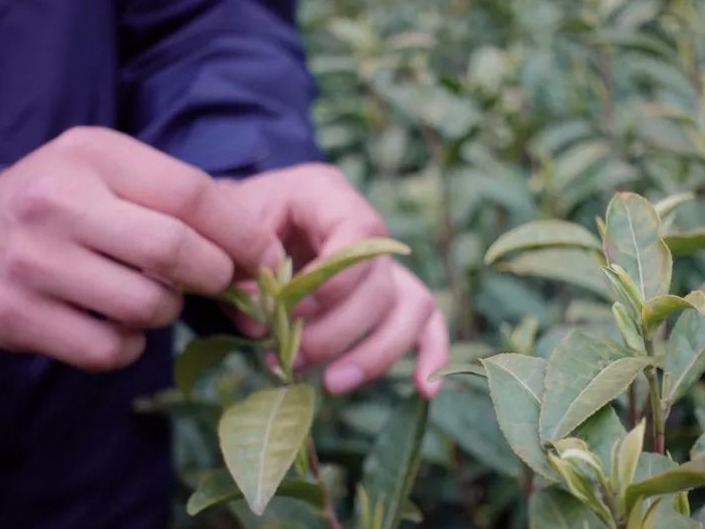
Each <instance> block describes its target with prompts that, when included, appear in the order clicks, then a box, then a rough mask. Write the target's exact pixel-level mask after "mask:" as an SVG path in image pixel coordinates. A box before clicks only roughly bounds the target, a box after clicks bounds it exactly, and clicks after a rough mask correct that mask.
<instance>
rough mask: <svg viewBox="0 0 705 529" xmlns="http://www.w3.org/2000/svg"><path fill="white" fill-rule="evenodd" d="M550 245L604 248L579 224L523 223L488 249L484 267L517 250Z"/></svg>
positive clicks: (564, 222) (556, 221)
mask: <svg viewBox="0 0 705 529" xmlns="http://www.w3.org/2000/svg"><path fill="white" fill-rule="evenodd" d="M551 246H575V247H579V248H588V249H591V250H598V251H599V250H601V249H602V248H601V245H600V241H599V240H598V239H597V237H595V236H594V235H593V234H592V233H590V232H589V231H588V230H586V229H585V228H583V227H582V226H580V225H579V224H573V223H571V222H566V221H563V220H537V221H534V222H529V223H526V224H522V225H521V226H519V227H517V228H514V229H513V230H510V231H508V232H506V233H505V234H503V235H502V236H501V237H499V239H497V240H496V241H495V242H494V244H492V246H490V248H489V249H488V250H487V253H486V254H485V264H491V263H493V262H495V261H497V260H498V259H500V258H502V257H504V256H505V255H507V254H508V253H511V252H516V251H518V250H528V249H532V248H545V247H551Z"/></svg>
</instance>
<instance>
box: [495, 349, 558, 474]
mask: <svg viewBox="0 0 705 529" xmlns="http://www.w3.org/2000/svg"><path fill="white" fill-rule="evenodd" d="M483 365H484V366H485V370H486V373H487V379H488V381H489V386H490V394H491V395H492V402H493V404H494V407H495V410H496V412H497V420H498V421H499V426H500V428H502V432H503V433H504V436H505V438H506V439H507V441H508V442H509V446H511V447H512V450H514V452H515V453H516V454H517V455H518V456H519V457H520V458H521V459H522V460H523V461H524V462H525V463H526V464H527V465H529V467H531V468H532V469H533V470H534V471H536V472H537V473H539V474H541V475H542V476H544V477H546V478H549V479H551V478H554V472H553V470H552V469H551V466H550V465H549V463H548V461H547V460H546V455H545V453H544V450H543V446H542V443H541V439H540V438H539V412H540V409H541V399H542V396H543V387H544V376H545V369H546V361H545V360H543V359H542V358H534V357H530V356H525V355H520V354H516V353H506V354H501V355H497V356H493V357H492V358H488V359H485V360H483Z"/></svg>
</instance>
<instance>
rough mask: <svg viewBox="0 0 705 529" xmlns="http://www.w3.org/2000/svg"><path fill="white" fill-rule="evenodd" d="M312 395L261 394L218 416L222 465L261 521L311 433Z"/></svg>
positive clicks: (300, 388) (302, 388) (294, 389)
mask: <svg viewBox="0 0 705 529" xmlns="http://www.w3.org/2000/svg"><path fill="white" fill-rule="evenodd" d="M314 401H315V390H314V388H313V387H312V386H309V385H306V384H299V385H294V386H285V387H281V388H275V389H266V390H261V391H258V392H256V393H253V394H252V395H250V396H249V397H247V398H246V399H245V400H243V401H240V402H238V403H236V404H234V405H233V406H231V407H230V408H228V409H227V410H226V411H225V413H224V414H223V416H222V418H221V420H220V424H219V425H218V435H219V437H220V448H221V451H222V452H223V457H224V459H225V464H226V466H227V467H228V470H229V471H230V473H231V475H232V477H233V479H234V480H235V482H236V483H237V484H238V486H239V487H240V490H241V491H242V493H243V495H244V496H245V499H246V500H247V503H248V505H249V506H250V508H251V509H252V511H253V512H254V513H255V514H257V515H261V514H262V513H263V512H264V509H265V508H266V506H267V504H268V503H269V500H270V499H271V498H272V496H274V493H275V492H276V490H277V488H278V487H279V484H280V483H281V481H282V479H284V476H285V475H286V472H287V471H288V470H289V468H290V467H291V465H292V463H293V462H294V459H295V458H296V453H297V451H298V449H299V447H300V446H301V444H302V443H303V441H304V439H305V438H306V435H307V434H308V432H309V429H310V428H311V422H312V420H313V412H314Z"/></svg>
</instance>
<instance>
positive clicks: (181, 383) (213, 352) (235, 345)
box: [174, 335, 262, 397]
mask: <svg viewBox="0 0 705 529" xmlns="http://www.w3.org/2000/svg"><path fill="white" fill-rule="evenodd" d="M261 343H262V342H258V341H253V340H247V339H245V338H238V337H235V336H229V335H216V336H211V337H209V338H199V339H195V340H191V342H189V344H188V345H187V346H186V348H185V349H184V350H183V352H182V353H181V354H179V355H178V356H177V357H176V360H175V362H174V378H175V381H176V385H177V386H178V387H179V389H180V390H181V391H182V392H183V394H184V395H185V396H186V397H189V396H190V395H191V393H192V391H193V388H194V386H195V385H196V381H197V380H198V377H199V376H200V375H201V374H202V373H203V372H204V371H206V370H207V369H210V368H212V367H215V366H217V365H219V364H220V363H221V362H222V361H223V360H224V359H225V357H227V356H228V355H229V354H230V353H233V352H235V351H237V350H238V349H242V348H243V347H257V346H261Z"/></svg>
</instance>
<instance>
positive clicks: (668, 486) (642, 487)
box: [626, 457, 705, 510]
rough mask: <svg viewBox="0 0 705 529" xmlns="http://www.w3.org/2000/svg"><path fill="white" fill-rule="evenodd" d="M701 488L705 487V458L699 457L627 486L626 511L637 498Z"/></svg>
mask: <svg viewBox="0 0 705 529" xmlns="http://www.w3.org/2000/svg"><path fill="white" fill-rule="evenodd" d="M703 486H705V457H700V458H698V459H694V460H693V461H689V462H688V463H684V464H683V465H680V466H679V467H676V468H673V469H671V470H666V471H665V472H662V473H660V474H656V475H655V476H652V477H650V478H648V479H645V480H643V481H638V482H635V483H632V484H631V485H629V487H627V490H626V505H627V509H628V510H631V507H632V505H634V502H635V501H636V500H637V499H638V498H650V497H652V496H657V495H661V494H673V493H676V492H681V491H684V490H690V489H694V488H696V487H703Z"/></svg>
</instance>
